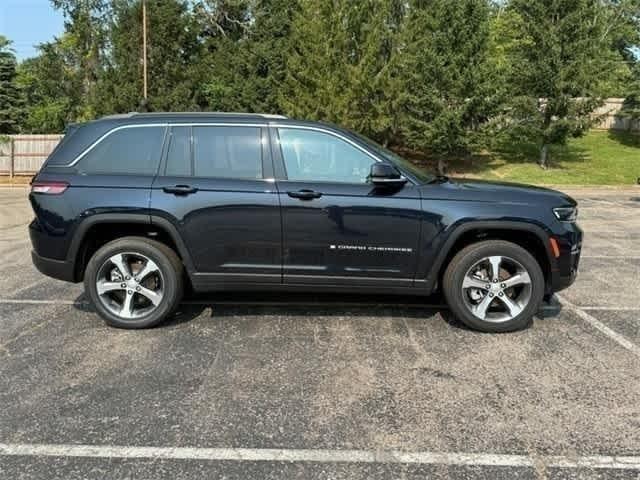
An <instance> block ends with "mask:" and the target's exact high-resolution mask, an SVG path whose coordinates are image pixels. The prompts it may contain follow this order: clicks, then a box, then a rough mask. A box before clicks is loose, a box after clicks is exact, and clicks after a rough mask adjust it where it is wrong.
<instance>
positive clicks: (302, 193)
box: [287, 190, 322, 200]
mask: <svg viewBox="0 0 640 480" xmlns="http://www.w3.org/2000/svg"><path fill="white" fill-rule="evenodd" d="M287 195H289V196H290V197H291V198H299V199H300V200H313V199H314V198H320V197H321V196H322V193H320V192H315V191H313V190H298V191H297V192H287Z"/></svg>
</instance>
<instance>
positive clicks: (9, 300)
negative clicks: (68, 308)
mask: <svg viewBox="0 0 640 480" xmlns="http://www.w3.org/2000/svg"><path fill="white" fill-rule="evenodd" d="M0 303H8V304H18V305H23V304H24V305H82V304H83V302H76V301H75V300H35V299H31V298H28V299H22V298H0Z"/></svg>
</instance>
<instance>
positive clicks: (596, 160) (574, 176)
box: [447, 131, 640, 185]
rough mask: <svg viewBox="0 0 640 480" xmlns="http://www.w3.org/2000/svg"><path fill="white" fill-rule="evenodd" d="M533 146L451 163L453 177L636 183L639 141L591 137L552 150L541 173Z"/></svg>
mask: <svg viewBox="0 0 640 480" xmlns="http://www.w3.org/2000/svg"><path fill="white" fill-rule="evenodd" d="M537 158H538V150H537V148H536V146H535V145H511V146H505V147H503V148H501V149H500V150H499V151H497V152H492V153H491V154H487V155H478V156H474V157H471V158H470V159H464V160H450V161H449V162H448V170H447V171H448V173H449V174H450V175H451V176H464V177H472V178H482V179H486V180H502V181H509V182H521V183H532V184H540V185H635V184H636V183H637V181H638V177H640V135H638V134H629V133H625V132H613V131H610V132H606V131H592V132H589V133H588V134H587V135H586V136H584V137H582V138H576V139H571V140H570V141H569V142H568V144H567V145H565V146H554V147H552V148H551V159H550V162H549V168H547V169H546V170H544V169H542V168H540V167H539V166H538V165H537V163H536V160H537Z"/></svg>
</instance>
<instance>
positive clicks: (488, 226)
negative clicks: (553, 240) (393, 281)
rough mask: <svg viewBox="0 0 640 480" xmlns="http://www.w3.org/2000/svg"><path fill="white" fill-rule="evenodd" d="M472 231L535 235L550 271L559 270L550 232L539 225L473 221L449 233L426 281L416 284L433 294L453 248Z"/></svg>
mask: <svg viewBox="0 0 640 480" xmlns="http://www.w3.org/2000/svg"><path fill="white" fill-rule="evenodd" d="M471 230H511V231H514V232H517V231H521V232H528V233H533V234H534V235H535V236H536V237H538V239H539V240H540V242H541V243H542V245H544V249H545V252H546V253H547V260H548V262H549V267H550V270H551V271H552V272H553V271H555V270H557V261H556V259H555V257H554V256H553V253H552V252H551V246H550V244H549V237H550V236H551V232H550V231H548V230H545V229H544V228H542V227H541V226H539V225H537V224H534V223H530V222H527V221H505V220H488V221H485V220H478V221H476V220H471V221H469V222H464V223H462V224H460V225H458V226H457V227H455V228H454V230H453V231H452V232H450V233H449V235H448V236H447V239H446V240H445V242H444V244H443V245H442V247H441V248H440V250H439V252H438V254H437V256H436V257H435V260H434V262H433V264H432V265H431V267H430V268H429V270H428V272H429V273H428V274H427V277H426V278H425V280H416V284H420V283H423V282H424V286H425V288H426V291H427V292H429V294H431V293H433V291H434V289H435V287H436V284H437V282H438V275H439V273H440V270H441V268H442V266H443V263H444V261H445V259H446V258H447V256H448V255H449V252H450V251H451V248H452V247H453V245H455V243H456V241H457V240H458V239H459V238H460V237H461V236H462V235H463V234H465V233H466V232H469V231H471Z"/></svg>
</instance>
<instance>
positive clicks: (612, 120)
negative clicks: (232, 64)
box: [0, 98, 640, 177]
mask: <svg viewBox="0 0 640 480" xmlns="http://www.w3.org/2000/svg"><path fill="white" fill-rule="evenodd" d="M623 102H624V98H609V99H607V101H606V103H605V104H604V105H603V106H602V107H600V108H599V109H598V110H597V111H596V112H595V115H597V116H602V119H603V120H602V122H601V123H600V124H599V125H597V126H596V128H597V129H601V130H634V131H640V122H636V125H630V124H629V119H627V118H622V117H620V116H619V115H618V113H619V112H620V109H621V108H622V103H623ZM61 138H62V135H9V140H8V141H7V142H2V141H0V175H9V176H10V177H13V176H17V175H33V174H34V173H36V172H37V171H38V170H39V169H40V167H41V166H42V164H43V163H44V161H45V159H46V158H47V156H48V155H49V153H51V151H52V150H53V149H54V148H55V146H56V145H57V144H58V142H59V141H60V139H61Z"/></svg>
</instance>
